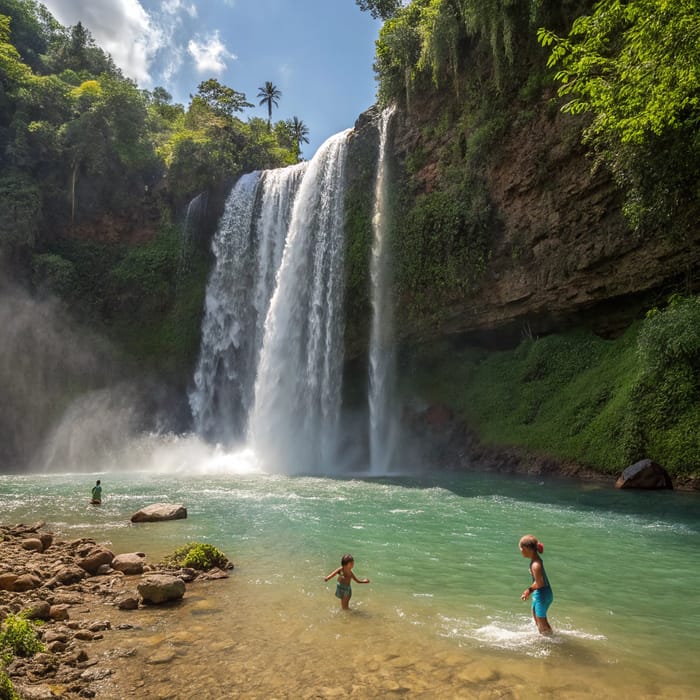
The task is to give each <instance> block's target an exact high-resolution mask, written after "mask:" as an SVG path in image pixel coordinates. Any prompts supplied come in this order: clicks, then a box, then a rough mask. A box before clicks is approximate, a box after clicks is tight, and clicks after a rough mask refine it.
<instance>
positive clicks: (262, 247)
mask: <svg viewBox="0 0 700 700" xmlns="http://www.w3.org/2000/svg"><path fill="white" fill-rule="evenodd" d="M305 169H306V163H301V164H299V165H295V166H290V167H288V168H280V169H278V170H269V171H264V172H262V173H260V172H254V173H250V174H248V175H243V176H242V177H241V178H240V180H239V181H238V182H237V183H236V186H235V187H234V188H233V190H232V191H231V194H230V195H229V197H228V200H227V202H226V206H225V210H224V215H223V217H222V219H221V222H220V224H219V228H218V231H217V233H216V236H215V237H214V240H213V243H212V249H213V251H214V255H215V256H216V263H215V266H214V269H213V271H212V274H211V277H210V279H209V283H208V285H207V294H206V308H205V313H204V320H203V322H202V345H201V350H200V356H199V363H198V366H197V369H196V372H195V376H194V383H195V388H194V390H193V391H192V392H191V394H190V407H191V409H192V415H193V417H194V421H195V427H196V430H197V432H198V433H199V434H200V435H203V436H205V437H207V438H208V439H214V440H218V441H221V442H224V443H230V442H232V441H236V440H241V439H242V438H244V437H245V433H246V429H247V419H248V412H249V410H250V406H251V404H252V398H253V386H254V382H255V373H256V368H257V361H258V357H259V353H260V347H261V345H262V338H263V327H264V322H265V316H266V314H267V308H268V305H269V302H270V297H271V296H272V292H273V289H274V284H275V274H276V272H277V268H278V267H279V264H280V261H281V259H282V251H283V250H284V242H285V239H286V236H287V229H288V224H289V218H290V215H291V206H292V202H293V201H294V194H295V192H296V189H297V187H298V185H299V182H300V180H301V176H302V175H303V172H304V170H305Z"/></svg>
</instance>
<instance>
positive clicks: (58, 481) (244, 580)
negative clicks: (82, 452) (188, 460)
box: [0, 455, 700, 698]
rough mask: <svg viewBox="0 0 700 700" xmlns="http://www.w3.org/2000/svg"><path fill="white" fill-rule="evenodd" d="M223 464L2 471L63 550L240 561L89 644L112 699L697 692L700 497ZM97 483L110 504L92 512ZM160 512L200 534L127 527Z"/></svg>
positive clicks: (24, 514) (12, 505) (5, 518)
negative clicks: (223, 576)
mask: <svg viewBox="0 0 700 700" xmlns="http://www.w3.org/2000/svg"><path fill="white" fill-rule="evenodd" d="M217 459H218V460H219V461H217V460H216V459H214V458H211V457H210V458H209V461H208V462H207V464H206V466H205V467H204V468H203V467H202V463H201V462H200V463H199V464H192V465H191V468H190V469H188V470H187V472H189V473H184V472H182V471H180V472H176V473H169V474H168V473H155V472H154V471H150V472H143V471H139V472H121V473H97V474H86V473H81V474H72V475H56V474H41V475H38V474H33V475H23V476H0V512H1V513H2V522H3V523H7V524H14V523H17V522H25V523H27V522H34V521H36V520H40V519H41V520H45V521H46V523H47V527H48V528H49V529H51V530H52V531H54V532H55V533H57V535H59V536H60V537H61V538H62V539H74V538H77V537H92V538H94V539H96V540H98V541H99V542H104V543H107V544H108V545H109V546H110V548H112V550H113V551H115V552H116V553H120V552H129V551H145V552H146V553H147V555H148V559H149V560H150V561H157V560H158V559H160V558H161V557H162V556H163V555H164V554H167V553H169V552H171V551H172V550H173V549H174V548H175V547H177V546H179V545H180V544H182V543H184V542H186V541H204V542H210V543H212V544H214V545H216V546H217V547H219V548H220V549H222V550H223V551H224V552H225V553H226V554H227V555H228V556H229V557H230V558H231V559H232V560H233V561H234V562H235V565H236V568H235V570H234V571H233V572H232V575H231V577H230V578H229V579H227V580H224V581H217V582H210V583H201V584H193V585H191V586H190V587H188V590H187V593H186V595H185V599H184V602H183V603H182V604H181V605H179V606H177V607H174V608H172V607H171V608H167V609H163V608H149V609H144V610H139V611H132V612H126V611H124V612H118V613H116V614H117V615H122V616H123V617H124V621H125V622H130V623H132V624H134V625H136V629H131V630H115V631H114V632H112V633H110V634H109V635H108V636H107V637H105V640H104V641H102V642H95V643H94V646H93V647H92V648H93V654H102V653H104V654H108V655H109V656H110V664H111V667H112V668H114V670H115V673H114V675H113V676H112V677H110V678H109V679H106V680H105V681H103V682H102V687H101V691H100V697H104V698H112V697H114V698H119V697H125V696H130V697H140V696H142V695H143V694H144V693H145V692H148V694H149V696H152V697H155V698H192V697H197V698H226V697H242V698H273V697H280V698H281V697H290V698H291V697H299V698H315V697H334V696H340V695H344V694H347V695H351V696H353V697H366V698H377V697H394V696H399V695H403V696H407V697H419V698H452V697H453V698H470V697H487V698H491V697H493V698H530V697H551V698H577V697H580V698H588V697H598V698H607V697H610V698H613V697H614V698H697V697H700V670H699V665H698V663H697V661H698V653H699V652H700V643H699V642H698V639H700V594H698V582H699V581H700V556H699V555H700V507H699V506H700V501H698V497H697V495H695V494H683V493H665V492H663V493H661V492H656V493H643V492H621V491H615V490H613V489H611V488H609V487H608V486H601V485H591V484H580V483H574V482H568V481H552V480H549V479H548V480H546V481H542V480H539V479H534V480H533V479H525V478H511V477H505V476H499V475H493V474H471V473H469V474H459V475H445V474H434V475H431V476H424V477H415V476H413V477H410V476H404V477H401V476H397V477H392V478H380V479H372V480H366V479H363V478H361V477H355V478H350V477H346V478H326V477H310V476H280V475H266V474H262V473H255V471H254V469H255V468H254V467H253V466H251V464H252V463H251V462H250V460H249V458H248V457H247V456H246V455H243V456H239V457H236V458H231V457H230V456H229V457H226V456H223V455H219V457H218V458H217ZM246 465H247V466H246ZM95 478H101V479H102V484H103V487H104V492H103V494H104V501H103V505H102V506H101V507H92V506H89V505H88V498H89V494H90V488H91V486H92V485H93V483H94V479H95ZM161 501H167V502H175V503H183V504H184V505H186V506H187V509H188V518H187V519H186V520H179V521H173V522H167V523H145V524H139V525H132V524H131V523H130V521H129V518H130V516H131V514H132V513H134V512H135V511H136V510H137V509H138V508H139V507H141V506H144V505H147V504H150V503H155V502H161ZM530 532H531V533H534V534H535V535H536V536H537V537H539V538H540V539H541V540H542V541H543V542H544V543H545V554H544V561H545V565H546V568H547V573H548V575H549V578H550V580H551V582H552V586H553V589H554V595H555V599H554V603H553V605H552V607H551V609H550V616H549V619H550V622H551V623H552V626H553V627H554V629H555V635H554V637H552V638H551V639H545V638H541V637H539V636H538V635H537V634H536V631H535V627H534V624H533V622H532V618H531V613H530V608H529V604H527V603H524V602H522V601H521V600H520V593H521V592H522V590H523V589H524V588H525V587H526V586H527V585H529V583H530V577H529V574H528V569H527V563H528V562H527V560H525V559H523V558H522V556H521V555H520V553H519V551H518V539H519V537H520V536H521V535H523V534H526V533H530ZM345 552H351V553H352V554H353V555H354V557H355V561H356V565H355V573H356V574H357V575H358V576H359V577H364V576H367V577H369V578H370V579H371V583H370V584H369V585H358V584H355V585H354V586H353V598H352V601H351V610H350V611H349V612H343V611H341V610H340V606H339V601H338V600H337V599H336V598H335V597H334V595H333V593H334V584H333V582H328V583H324V581H323V576H324V575H325V574H327V573H329V572H330V571H332V570H333V569H334V568H335V567H336V566H338V564H339V561H340V557H341V555H342V554H343V553H345ZM134 589H135V583H134ZM115 645H116V646H115ZM132 650H135V652H133V653H132Z"/></svg>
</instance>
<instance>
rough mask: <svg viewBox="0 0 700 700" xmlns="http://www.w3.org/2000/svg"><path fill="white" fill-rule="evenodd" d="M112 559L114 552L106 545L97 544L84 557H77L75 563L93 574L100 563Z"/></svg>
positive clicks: (110, 561) (106, 562)
mask: <svg viewBox="0 0 700 700" xmlns="http://www.w3.org/2000/svg"><path fill="white" fill-rule="evenodd" d="M112 559H114V552H111V551H110V550H109V549H107V548H106V547H101V546H97V547H92V548H91V549H90V550H89V551H88V553H87V554H86V555H85V556H84V557H82V558H81V559H78V562H77V564H78V566H79V567H80V568H81V569H84V570H85V571H87V572H88V573H89V574H92V575H93V576H94V575H95V574H97V571H98V569H99V568H100V567H101V566H102V565H104V564H111V563H112Z"/></svg>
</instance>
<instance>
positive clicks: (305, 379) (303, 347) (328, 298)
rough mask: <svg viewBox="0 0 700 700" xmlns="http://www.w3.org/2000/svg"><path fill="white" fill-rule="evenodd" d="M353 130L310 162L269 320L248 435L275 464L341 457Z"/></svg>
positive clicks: (312, 465) (299, 465)
mask: <svg viewBox="0 0 700 700" xmlns="http://www.w3.org/2000/svg"><path fill="white" fill-rule="evenodd" d="M349 132H350V130H347V131H344V132H341V133H340V134H336V135H335V136H332V137H331V138H329V139H328V140H327V141H326V142H325V143H324V144H323V145H322V146H321V148H320V149H319V150H318V152H317V153H316V155H315V156H314V158H313V159H312V160H311V162H310V163H309V164H308V169H307V170H306V172H305V173H304V177H303V179H302V181H301V183H300V185H299V190H298V192H297V196H296V198H295V201H294V206H293V210H292V216H291V221H290V223H289V232H288V235H287V242H286V245H285V248H284V254H283V257H282V262H281V264H280V267H279V271H278V273H277V286H276V288H275V291H274V294H273V296H272V299H271V301H270V308H269V310H268V313H267V318H266V320H265V334H264V340H263V344H262V349H261V352H260V362H259V366H258V373H257V379H256V382H255V403H254V406H253V409H252V411H251V415H250V439H251V442H252V445H253V448H254V449H255V451H256V454H258V456H259V457H261V458H262V459H263V461H264V462H265V464H266V466H268V467H271V468H273V469H284V470H291V471H297V472H299V471H304V472H308V471H316V470H319V469H321V468H323V467H324V466H325V467H328V465H329V463H330V461H331V460H332V459H333V458H334V456H335V454H334V448H335V441H336V430H337V423H338V417H339V412H340V397H341V383H342V382H341V376H342V364H343V325H344V319H343V292H344V280H343V272H344V250H343V235H342V234H343V231H342V229H343V206H344V187H345V158H346V152H347V139H348V134H349Z"/></svg>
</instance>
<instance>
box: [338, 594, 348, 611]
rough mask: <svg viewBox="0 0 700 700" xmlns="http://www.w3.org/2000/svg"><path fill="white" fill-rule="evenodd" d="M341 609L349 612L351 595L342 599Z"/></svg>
mask: <svg viewBox="0 0 700 700" xmlns="http://www.w3.org/2000/svg"><path fill="white" fill-rule="evenodd" d="M340 607H341V608H343V610H347V609H348V608H349V607H350V596H349V595H344V596H343V597H342V598H341V599H340Z"/></svg>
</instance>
